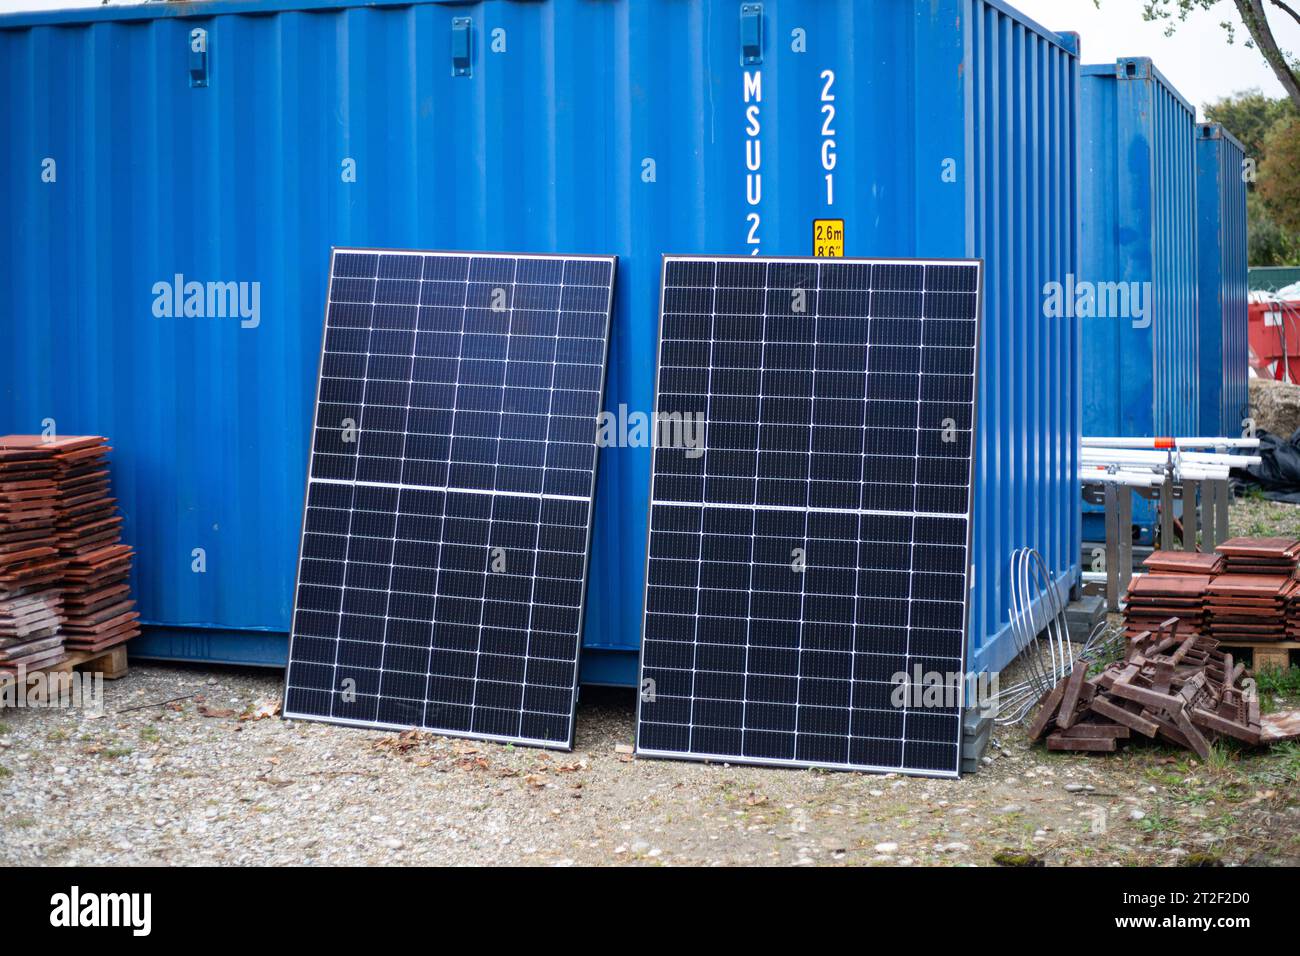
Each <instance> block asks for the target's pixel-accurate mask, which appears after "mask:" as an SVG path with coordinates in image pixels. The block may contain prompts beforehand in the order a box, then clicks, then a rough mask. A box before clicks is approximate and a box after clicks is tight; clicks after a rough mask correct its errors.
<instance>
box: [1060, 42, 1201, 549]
mask: <svg viewBox="0 0 1300 956" xmlns="http://www.w3.org/2000/svg"><path fill="white" fill-rule="evenodd" d="M1195 118H1196V111H1195V109H1193V107H1192V106H1191V104H1190V103H1188V102H1187V101H1186V100H1185V99H1183V97H1182V96H1180V95H1179V93H1178V91H1177V90H1175V89H1174V88H1173V86H1172V85H1171V84H1170V83H1169V81H1168V80H1166V79H1165V78H1164V76H1163V75H1161V73H1160V71H1159V70H1157V69H1156V68H1155V66H1154V65H1153V64H1152V63H1151V61H1150V60H1149V59H1146V58H1144V57H1131V58H1125V59H1121V60H1118V61H1116V62H1115V63H1113V64H1105V65H1098V66H1084V67H1082V68H1081V70H1080V79H1079V138H1080V166H1081V169H1080V180H1079V196H1080V211H1079V221H1080V236H1081V244H1080V253H1079V273H1078V275H1077V276H1076V278H1075V283H1074V289H1075V292H1076V294H1075V296H1074V297H1073V300H1072V301H1073V303H1074V306H1075V310H1076V311H1081V312H1084V313H1085V315H1084V317H1083V318H1082V329H1083V434H1084V435H1085V436H1089V437H1113V436H1121V437H1144V438H1146V437H1149V438H1154V437H1158V436H1179V437H1190V436H1193V435H1195V434H1196V433H1197V432H1198V431H1199V430H1200V389H1199V385H1198V380H1199V377H1200V365H1199V361H1200V358H1199V347H1198V339H1199V334H1198V330H1199V322H1200V318H1199V315H1198V312H1197V292H1198V279H1197V261H1196V252H1195V250H1196V163H1195V158H1194V148H1195V136H1194V131H1195ZM1089 298H1091V304H1088V300H1089ZM1087 313H1091V314H1087ZM1087 510H1088V511H1089V514H1088V516H1087V518H1086V519H1085V527H1084V532H1085V533H1084V537H1085V538H1087V539H1088V540H1102V539H1104V538H1105V532H1104V527H1103V524H1102V521H1101V515H1100V513H1098V512H1097V511H1096V510H1095V509H1092V508H1089V509H1087ZM1133 521H1134V524H1135V525H1137V526H1138V527H1139V528H1140V529H1141V531H1142V534H1143V537H1145V538H1147V539H1149V538H1150V535H1151V531H1152V528H1153V525H1154V521H1155V508H1154V506H1153V505H1152V504H1151V502H1149V501H1145V500H1141V499H1139V501H1138V503H1137V504H1136V505H1135V507H1134V509H1133Z"/></svg>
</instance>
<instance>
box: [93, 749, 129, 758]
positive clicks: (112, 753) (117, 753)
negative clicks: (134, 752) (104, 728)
mask: <svg viewBox="0 0 1300 956" xmlns="http://www.w3.org/2000/svg"><path fill="white" fill-rule="evenodd" d="M100 755H101V756H104V757H110V758H113V759H116V758H118V757H129V756H131V748H130V747H108V748H107V749H105V750H102V751H100Z"/></svg>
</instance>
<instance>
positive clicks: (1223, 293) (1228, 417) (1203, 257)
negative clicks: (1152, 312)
mask: <svg viewBox="0 0 1300 956" xmlns="http://www.w3.org/2000/svg"><path fill="white" fill-rule="evenodd" d="M1245 162H1246V150H1245V147H1243V146H1242V145H1241V143H1240V142H1238V141H1237V139H1236V138H1235V137H1234V136H1233V135H1232V134H1231V133H1229V132H1228V131H1227V130H1226V129H1224V128H1223V127H1222V126H1221V125H1219V124H1218V123H1201V124H1200V125H1199V126H1197V128H1196V242H1197V263H1198V266H1197V273H1198V275H1199V276H1200V283H1201V284H1200V303H1199V309H1200V330H1201V332H1200V348H1201V375H1200V382H1201V414H1200V425H1199V431H1200V434H1202V435H1211V436H1218V435H1223V436H1233V435H1240V434H1242V430H1243V428H1245V427H1246V423H1245V422H1244V419H1246V418H1248V417H1249V416H1250V396H1249V394H1248V385H1247V377H1248V374H1249V366H1250V357H1249V351H1250V344H1249V342H1248V341H1247V307H1248V301H1247V300H1248V298H1249V295H1250V293H1249V290H1248V288H1247V279H1248V275H1247V265H1246V263H1247V255H1248V254H1247V249H1246V169H1245Z"/></svg>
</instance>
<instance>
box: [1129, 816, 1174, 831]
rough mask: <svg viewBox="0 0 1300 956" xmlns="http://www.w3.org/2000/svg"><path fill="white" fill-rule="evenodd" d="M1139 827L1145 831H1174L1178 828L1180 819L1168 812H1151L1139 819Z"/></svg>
mask: <svg viewBox="0 0 1300 956" xmlns="http://www.w3.org/2000/svg"><path fill="white" fill-rule="evenodd" d="M1137 826H1138V829H1139V830H1141V831H1142V832H1143V833H1172V832H1173V831H1175V830H1177V829H1178V821H1177V820H1175V819H1174V818H1173V817H1171V816H1168V815H1166V814H1163V813H1160V812H1156V813H1149V814H1147V815H1146V816H1145V817H1143V818H1142V819H1141V820H1139V821H1137Z"/></svg>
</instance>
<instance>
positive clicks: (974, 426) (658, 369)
mask: <svg viewBox="0 0 1300 956" xmlns="http://www.w3.org/2000/svg"><path fill="white" fill-rule="evenodd" d="M755 261H761V262H766V263H768V264H778V265H779V264H783V263H790V264H807V263H810V262H815V263H830V264H835V263H845V264H848V263H857V264H861V265H921V266H926V265H970V266H974V267H975V347H974V357H973V369H974V374H973V381H972V388H971V395H972V407H971V438H970V443H971V444H970V469H969V472H968V476H967V487H968V488H969V491H970V493H969V496H968V497H967V501H966V561H965V570H964V585H963V588H962V646H961V664H960V673H961V674H962V676H963V679H962V680H961V681H960V683H959V686H958V713H957V727H958V736H957V747H956V750H955V759H954V762H953V767H952V769H951V770H934V769H912V768H909V767H904V766H897V767H893V766H875V765H866V764H862V765H859V764H852V763H828V762H824V761H810V760H798V759H793V760H778V759H774V758H768V757H747V756H737V755H736V754H708V753H686V752H683V751H672V750H655V749H652V748H646V747H642V746H641V732H640V731H641V707H642V704H643V703H644V702H645V692H646V690H645V677H644V675H645V647H646V626H647V612H648V605H649V598H650V548H651V539H652V537H653V534H654V531H653V527H652V524H651V518H652V514H653V511H654V479H655V474H656V472H655V460H656V458H657V456H658V452H659V442H658V430H657V428H653V427H652V432H653V435H654V438H653V441H654V444H653V447H652V448H651V458H650V493H649V495H648V496H647V502H646V549H645V551H646V558H645V570H644V580H645V582H646V586H645V588H644V589H643V592H642V596H641V647H640V650H639V652H638V656H637V675H638V676H637V705H636V727H637V732H636V743H635V746H634V748H633V749H634V751H635V753H636V755H637V756H639V757H647V758H651V759H661V760H687V761H693V762H697V763H730V764H741V765H754V766H773V767H786V768H804V769H813V768H815V769H820V770H836V771H844V772H860V773H904V774H907V775H909V776H917V777H935V778H941V779H956V778H959V777H960V776H961V760H962V752H961V751H962V746H961V745H962V739H963V737H964V736H965V728H964V721H963V720H962V716H963V714H964V712H965V709H966V684H967V681H966V679H965V674H966V667H967V660H968V657H969V652H968V648H969V644H970V616H971V590H972V589H973V587H974V575H975V568H974V565H973V564H972V563H971V556H972V554H973V553H974V551H973V548H974V512H975V504H974V503H975V474H976V461H977V456H978V450H979V442H978V431H979V395H980V360H981V357H982V352H983V338H984V329H983V325H984V323H983V318H984V260H983V259H956V258H949V259H944V258H914V259H890V258H865V257H833V258H831V257H815V256H740V255H724V256H708V255H698V254H696V255H670V254H665V255H664V256H663V258H662V261H661V263H660V274H659V300H660V312H659V342H658V347H657V349H656V353H655V408H654V415H653V416H652V421H657V420H658V418H657V416H658V413H659V398H660V376H661V375H662V374H663V361H662V359H663V302H664V289H665V287H666V285H665V284H666V281H667V277H668V265H669V263H671V262H713V263H742V262H755ZM705 427H706V432H705V434H706V439H705V448H706V454H707V448H708V439H707V434H708V431H707V428H708V422H707V421H706V423H705ZM751 560H752V559H751Z"/></svg>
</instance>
